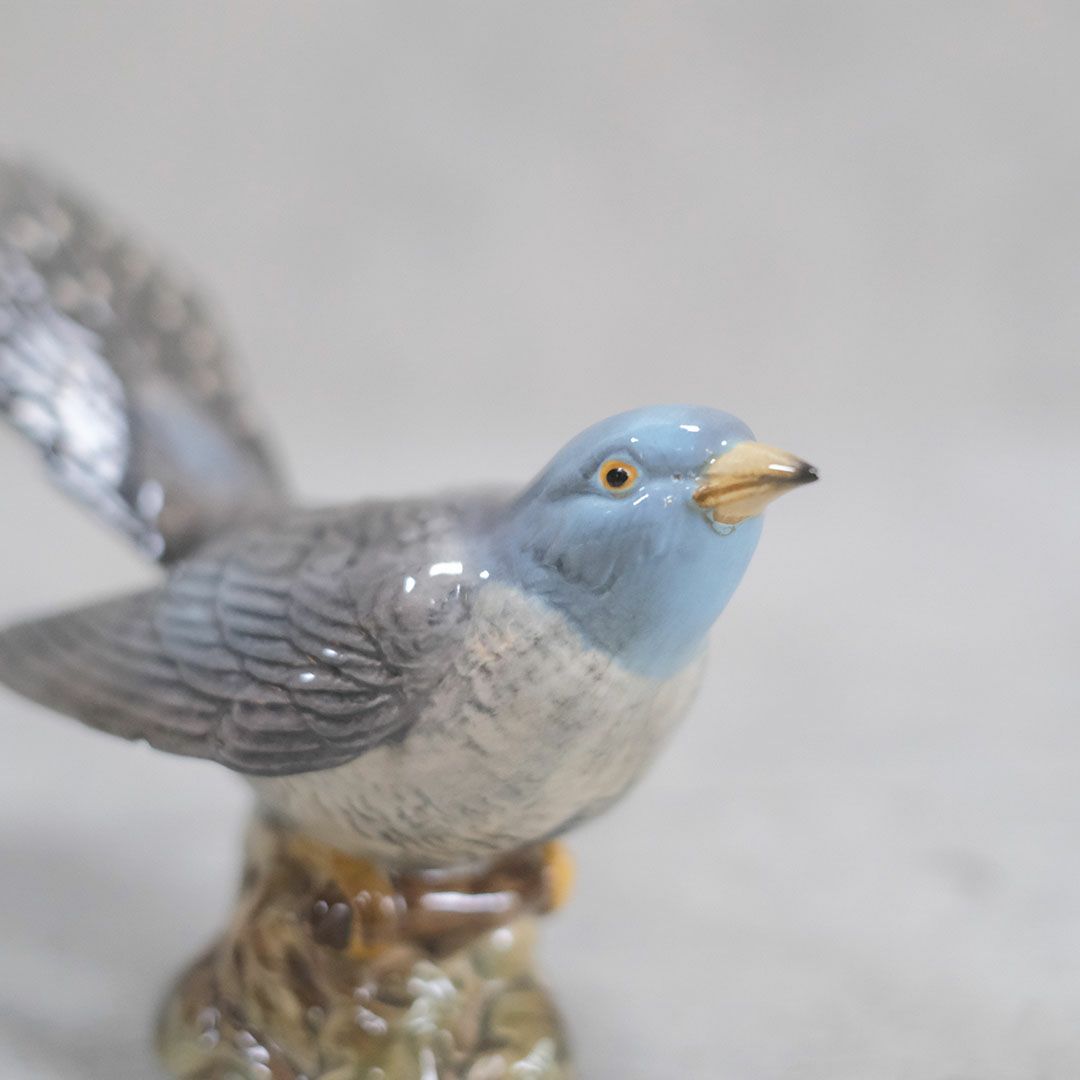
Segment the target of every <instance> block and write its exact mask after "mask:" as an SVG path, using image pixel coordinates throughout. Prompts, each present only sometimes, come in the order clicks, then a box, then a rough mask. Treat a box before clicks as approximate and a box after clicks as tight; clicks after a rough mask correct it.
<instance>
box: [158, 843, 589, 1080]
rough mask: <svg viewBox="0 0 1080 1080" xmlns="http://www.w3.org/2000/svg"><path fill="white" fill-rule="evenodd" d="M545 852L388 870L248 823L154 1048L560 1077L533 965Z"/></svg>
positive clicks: (551, 861)
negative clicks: (207, 930)
mask: <svg viewBox="0 0 1080 1080" xmlns="http://www.w3.org/2000/svg"><path fill="white" fill-rule="evenodd" d="M561 865H562V864H561V862H560V860H559V859H556V858H553V856H552V854H551V853H550V852H545V851H543V850H541V851H537V852H529V853H524V854H523V855H521V856H517V857H515V859H514V860H511V861H508V862H506V863H502V864H500V865H498V866H496V867H492V868H490V869H489V870H487V871H485V872H484V874H482V875H474V876H469V877H463V876H461V875H458V876H455V877H450V876H448V875H436V874H428V875H410V876H409V877H408V878H403V877H400V876H398V877H391V876H389V875H387V874H385V873H383V872H382V871H381V870H379V868H377V867H374V866H372V865H371V864H368V863H364V862H362V861H360V860H356V859H350V858H348V857H347V856H344V855H342V854H341V853H339V852H335V851H333V850H331V849H328V848H325V847H323V846H321V845H317V844H314V843H312V842H311V841H308V840H307V839H305V838H303V837H299V836H298V835H297V834H295V833H292V832H290V831H289V830H286V829H283V828H280V827H277V826H273V825H270V824H267V823H265V822H258V823H256V824H255V825H254V826H253V828H252V830H251V835H250V837H249V842H248V848H247V865H246V868H245V873H244V882H243V886H242V888H241V892H240V896H239V899H238V903H237V908H236V913H235V916H234V919H233V923H232V925H231V927H230V928H229V930H228V931H227V932H226V933H225V935H224V936H223V937H222V938H221V939H220V941H218V942H217V943H216V944H215V945H214V947H213V948H212V949H211V950H210V951H209V952H208V953H207V954H206V955H205V956H203V957H202V958H201V959H200V960H198V961H197V962H196V963H195V964H194V965H193V966H192V967H191V968H190V969H189V970H188V971H187V972H186V973H185V974H184V976H183V977H182V978H181V980H180V981H179V983H178V985H177V986H176V988H175V990H174V991H173V993H172V995H171V997H170V999H169V1001H168V1002H167V1004H166V1006H165V1009H164V1011H163V1014H162V1018H161V1024H160V1029H159V1048H160V1053H161V1056H162V1059H163V1061H164V1062H165V1065H166V1067H167V1068H168V1069H169V1071H170V1072H171V1073H172V1074H173V1076H175V1077H177V1078H182V1080H502V1078H508V1080H509V1078H513V1080H570V1077H571V1076H572V1072H571V1069H570V1065H569V1061H568V1055H567V1046H566V1040H565V1037H564V1034H563V1030H562V1026H561V1024H560V1021H559V1018H558V1015H557V1013H556V1010H555V1008H554V1005H553V1003H552V1001H551V999H550V997H549V996H548V994H547V992H546V991H545V990H544V989H543V987H542V986H541V984H540V983H539V981H538V979H537V976H536V974H535V971H534V962H533V941H534V938H535V926H536V920H535V914H536V913H538V912H541V911H544V910H547V908H549V907H550V906H551V904H552V902H553V900H554V898H555V894H557V893H559V892H561V891H562V888H563V886H562V883H561V882H560V881H559V880H558V878H559V876H560V873H561V871H559V870H558V868H559V866H561Z"/></svg>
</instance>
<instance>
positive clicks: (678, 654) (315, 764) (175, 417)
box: [0, 165, 817, 1075]
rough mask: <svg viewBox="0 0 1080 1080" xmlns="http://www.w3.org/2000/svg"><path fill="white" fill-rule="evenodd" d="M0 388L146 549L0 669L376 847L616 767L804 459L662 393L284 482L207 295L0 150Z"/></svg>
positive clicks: (452, 834)
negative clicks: (506, 471) (427, 455)
mask: <svg viewBox="0 0 1080 1080" xmlns="http://www.w3.org/2000/svg"><path fill="white" fill-rule="evenodd" d="M0 408H2V409H3V410H4V411H5V412H6V413H7V415H8V417H9V419H10V420H11V422H12V423H13V424H14V425H15V426H16V427H17V428H18V429H20V430H21V431H22V432H23V433H25V434H26V435H27V436H28V437H29V438H31V439H32V440H33V441H34V442H35V443H36V444H37V445H39V446H40V447H41V449H42V451H43V453H44V455H45V457H46V460H47V462H48V464H49V466H50V468H51V469H52V471H53V472H54V474H55V475H56V477H57V478H58V479H59V480H60V482H61V483H62V484H64V485H65V486H66V487H67V488H68V490H70V491H72V492H73V493H74V494H75V495H76V496H77V497H79V498H80V499H82V500H83V501H84V502H86V503H89V504H90V505H91V506H92V507H93V508H95V509H96V510H97V511H98V513H99V514H100V515H101V516H103V517H104V518H105V519H106V520H107V521H109V522H110V523H111V524H112V525H114V526H115V527H117V528H120V529H122V530H123V531H124V532H126V533H127V534H128V535H129V536H131V537H132V538H133V539H134V540H135V541H136V542H137V543H138V544H139V545H140V546H141V547H142V548H143V549H144V550H145V551H147V552H149V553H150V554H151V555H152V556H154V557H156V558H158V559H159V560H160V561H161V562H162V563H163V564H164V565H165V567H166V574H165V577H164V579H163V581H162V582H161V584H160V585H158V586H156V587H154V588H152V589H149V590H147V591H143V592H139V593H136V594H134V595H130V596H124V597H120V598H118V599H113V600H109V601H106V602H104V603H98V604H94V605H92V606H90V607H86V608H83V609H81V610H76V611H68V612H64V613H63V614H60V615H55V616H52V617H50V618H45V619H39V620H36V621H31V622H28V623H24V624H21V625H17V626H14V627H11V628H9V629H7V630H5V631H3V632H2V633H0V680H2V681H3V682H4V683H6V684H7V685H8V686H9V687H12V688H13V689H15V690H16V691H18V692H19V693H21V694H23V695H25V696H26V697H28V698H30V699H32V700H34V701H36V702H40V703H41V704H43V705H46V706H48V707H50V708H52V709H55V710H57V711H59V712H62V713H66V714H68V715H70V716H73V717H76V718H78V719H79V720H81V721H83V722H84V723H86V724H89V725H90V726H92V727H94V728H97V729H100V730H102V731H106V732H109V733H111V734H114V735H119V736H122V737H124V738H127V739H141V740H145V741H146V742H147V743H149V744H150V745H151V746H154V747H156V748H158V749H161V750H166V751H170V752H172V753H177V754H185V755H189V756H192V757H199V758H209V759H211V760H213V761H216V762H219V763H221V764H222V765H225V766H227V767H228V768H230V769H232V770H234V771H236V772H238V773H241V774H243V775H244V776H246V777H247V778H248V779H249V780H250V782H251V784H252V786H253V787H254V789H255V792H256V796H257V801H258V804H259V806H260V808H261V810H262V812H263V815H264V816H265V817H266V818H267V819H268V820H273V821H276V822H281V823H285V824H286V825H287V826H288V827H289V828H290V829H295V830H296V831H298V832H299V833H302V834H303V835H305V836H308V837H311V838H314V840H315V841H317V842H321V843H325V844H326V845H329V846H331V847H332V848H333V849H334V850H336V851H340V852H342V853H346V854H347V855H350V856H355V857H361V858H364V859H370V860H372V861H373V862H374V863H376V864H377V865H379V866H381V867H385V868H388V869H389V870H391V871H408V870H431V869H437V868H455V867H462V866H483V865H491V864H492V862H493V861H494V860H497V859H499V858H500V857H502V856H505V855H507V854H508V853H512V852H515V851H518V850H520V849H526V848H529V847H530V846H531V845H537V844H540V843H542V842H545V841H547V840H550V839H551V838H553V837H556V836H559V835H560V834H562V833H564V832H565V831H566V830H568V829H570V828H572V827H573V826H575V825H577V824H579V823H580V822H583V821H585V820H587V819H589V818H591V817H593V816H594V815H596V814H598V813H600V812H601V811H603V810H604V809H605V808H607V807H608V806H610V805H611V804H612V803H613V802H614V801H615V800H617V799H618V798H619V797H620V796H621V795H622V794H623V793H624V792H626V790H627V789H628V788H629V787H630V786H631V785H632V784H633V783H634V782H635V781H636V780H637V779H638V778H639V777H640V776H641V775H642V773H643V771H644V770H645V769H646V768H647V767H648V765H649V764H650V762H651V761H652V760H653V759H654V757H655V756H656V754H657V752H658V751H659V749H660V748H661V746H662V745H663V744H664V742H665V740H666V738H667V736H668V734H669V733H670V732H671V730H672V728H673V727H674V725H675V724H676V723H677V722H678V721H679V720H680V718H681V717H682V716H683V715H684V714H685V712H686V711H687V708H688V706H689V705H690V702H691V700H692V699H693V696H694V693H695V690H696V689H697V686H698V683H699V681H700V678H701V673H702V668H703V663H704V657H705V645H706V638H707V636H708V632H709V629H710V627H711V626H712V625H713V623H714V622H715V620H716V618H717V617H718V616H719V614H720V613H721V611H723V609H724V606H725V605H726V604H727V602H728V600H729V599H730V598H731V595H732V593H733V592H734V591H735V588H736V587H737V585H738V584H739V581H740V579H741V578H742V576H743V573H744V572H745V570H746V567H747V564H748V563H749V561H750V558H751V556H752V554H753V552H754V548H755V546H756V544H757V542H758V537H759V535H760V533H761V524H762V518H761V513H762V511H763V510H764V508H765V507H766V505H767V504H768V503H769V502H771V501H772V500H773V499H775V498H776V497H777V496H779V495H782V494H783V493H785V492H787V491H791V490H793V489H794V488H796V487H798V486H800V485H802V484H805V483H807V482H808V481H812V480H814V479H815V478H816V475H817V474H816V473H815V471H814V469H813V468H812V467H811V466H809V465H807V464H806V463H805V462H803V461H801V460H799V459H798V458H795V457H793V456H792V455H791V454H788V453H786V452H784V451H782V450H777V449H775V448H773V447H770V446H767V445H765V444H763V443H760V442H757V441H755V439H754V436H753V434H752V432H751V431H750V429H749V428H748V427H747V426H746V425H745V424H743V423H742V422H741V421H740V420H738V419H736V418H735V417H733V416H730V415H728V414H727V413H724V412H720V411H718V410H716V409H712V408H705V407H701V406H690V405H666V406H658V407H651V408H643V409H636V410H634V411H631V412H625V413H621V414H620V415H617V416H613V417H611V418H610V419H607V420H604V421H602V422H601V423H598V424H596V425H594V426H593V427H590V428H589V429H588V430H586V431H584V432H582V433H581V434H580V435H578V436H577V437H576V438H574V439H572V440H571V441H570V442H569V443H568V444H567V445H566V446H564V447H563V448H562V449H561V450H560V451H559V452H558V453H557V454H556V455H555V457H554V458H553V459H552V460H551V461H550V463H549V464H548V465H547V466H546V467H545V468H544V469H543V470H542V471H541V472H540V474H539V475H538V476H537V477H536V478H535V479H534V480H532V482H531V483H529V484H528V485H527V486H526V487H525V489H524V490H522V491H513V492H505V493H494V494H482V495H479V494H461V495H457V496H455V495H447V494H444V493H440V494H438V495H435V496H430V497H426V498H406V499H393V500H384V501H365V502H360V503H356V504H353V505H348V506H341V507H334V508H331V509H317V510H311V509H302V508H299V507H297V506H295V505H294V504H293V503H292V502H291V500H290V498H289V496H288V494H287V493H286V492H285V490H284V486H283V484H282V483H281V481H280V479H279V476H278V474H277V472H276V470H275V468H274V466H273V464H272V458H271V456H270V454H269V453H268V452H267V450H266V448H265V445H264V443H263V440H262V439H261V437H260V436H259V435H258V434H257V432H256V430H255V428H254V426H253V425H252V424H251V422H250V421H249V420H248V419H247V417H246V415H245V412H244V409H243V407H242V405H241V403H240V400H239V396H238V394H237V393H236V391H235V389H234V387H233V380H232V378H231V376H230V372H229V363H228V354H227V351H226V349H225V346H224V344H223V340H222V337H221V335H220V334H219V332H218V331H217V329H216V327H215V325H214V322H213V320H212V318H211V316H210V315H209V314H208V313H207V309H206V308H205V306H204V304H203V303H202V302H201V301H200V300H199V299H198V298H197V297H195V296H193V295H192V294H190V293H189V292H188V291H187V290H186V289H185V287H183V286H182V285H180V284H178V283H177V281H176V279H174V278H173V277H171V276H170V275H169V274H168V273H167V272H166V271H164V270H162V269H161V268H160V267H159V266H158V265H157V263H156V262H154V260H152V259H151V258H149V257H148V256H147V255H146V254H145V253H144V252H143V250H142V249H141V248H139V247H138V246H136V245H134V244H132V243H131V242H130V241H129V240H127V239H126V238H125V237H124V236H122V234H120V233H119V232H117V231H116V229H115V228H114V227H113V226H112V225H111V223H109V222H108V221H107V220H106V219H104V218H103V217H101V216H100V215H99V214H98V213H97V212H95V211H93V210H92V209H89V208H88V207H86V206H85V205H84V204H83V203H82V202H81V201H80V200H79V199H78V198H76V197H73V196H71V195H70V194H68V193H67V192H66V191H65V190H63V189H62V188H59V187H58V186H57V185H56V184H55V183H54V182H53V181H52V180H51V179H50V178H49V177H48V176H46V175H44V174H42V173H40V172H38V171H36V170H34V169H30V168H26V167H22V166H15V165H0ZM200 1075H201V1074H200ZM530 1075H531V1074H530Z"/></svg>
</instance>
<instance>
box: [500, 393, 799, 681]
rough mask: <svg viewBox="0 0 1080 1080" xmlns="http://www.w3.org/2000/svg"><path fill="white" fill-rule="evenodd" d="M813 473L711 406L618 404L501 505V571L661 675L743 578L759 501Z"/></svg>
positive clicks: (592, 636)
mask: <svg viewBox="0 0 1080 1080" xmlns="http://www.w3.org/2000/svg"><path fill="white" fill-rule="evenodd" d="M815 476H816V473H814V471H813V469H811V468H810V466H808V465H806V464H805V463H804V462H801V461H799V460H798V459H797V458H794V457H792V456H791V455H789V454H787V453H785V452H783V451H779V450H775V449H774V448H772V447H766V446H763V445H762V444H760V443H757V442H754V436H753V433H752V432H751V431H750V429H749V428H748V427H747V426H746V425H745V424H744V423H743V422H742V421H741V420H738V419H737V418H736V417H734V416H731V415H729V414H728V413H724V412H720V411H718V410H716V409H707V408H702V407H694V406H684V405H678V406H660V407H652V408H645V409H637V410H634V411H632V412H627V413H621V414H619V415H618V416H613V417H611V418H609V419H607V420H604V421H602V422H601V423H599V424H596V425H594V426H593V427H591V428H589V429H587V430H586V431H584V432H582V433H581V434H580V435H578V436H577V437H576V438H575V439H573V440H571V442H569V443H568V444H567V445H566V446H565V447H563V449H562V450H560V451H559V453H558V454H557V455H556V456H555V458H554V459H553V460H552V461H551V462H550V464H549V465H548V466H547V467H546V468H545V469H544V470H543V472H541V474H540V475H539V476H538V477H537V478H536V480H535V481H533V483H532V484H531V485H530V486H529V487H528V488H527V489H526V490H525V491H524V492H523V493H522V494H521V496H520V497H519V498H518V499H517V500H516V501H515V502H514V503H513V505H512V506H511V507H510V510H509V513H508V516H507V518H506V520H505V522H504V525H503V528H502V529H501V530H500V532H501V533H502V537H501V539H502V540H503V543H504V544H505V547H503V554H504V557H507V558H508V561H509V565H508V567H507V569H508V571H509V573H510V575H511V576H512V577H513V578H514V579H516V580H517V582H518V583H519V585H520V586H521V587H522V588H524V589H525V590H526V591H528V592H530V593H532V594H535V595H539V596H540V597H542V598H543V599H544V600H545V601H546V602H547V603H548V604H550V605H552V606H553V607H555V608H557V609H558V610H560V611H561V612H562V613H563V614H564V615H565V616H566V617H567V618H568V619H569V620H570V621H571V622H572V623H573V624H574V625H576V626H577V627H578V629H579V630H580V631H581V632H582V633H583V635H584V636H585V637H586V639H587V640H588V641H589V642H590V643H591V644H592V645H594V646H595V647H597V648H600V649H603V650H605V651H606V652H609V653H611V654H612V655H613V656H615V657H616V658H617V659H618V660H619V662H620V663H622V664H623V665H624V666H626V667H628V668H630V669H631V670H634V671H638V672H640V673H642V674H645V675H649V676H653V677H656V678H664V677H666V676H668V675H671V674H674V673H675V672H676V671H678V670H679V669H680V668H681V667H683V666H684V665H685V664H686V663H687V662H688V661H689V660H691V659H692V658H693V657H694V656H695V655H696V654H697V653H698V651H699V650H700V649H701V647H702V645H703V644H704V641H705V637H706V634H707V632H708V630H709V627H710V626H712V624H713V622H714V621H715V620H716V618H717V616H718V615H719V614H720V612H721V611H722V610H723V609H724V606H725V605H726V604H727V602H728V600H729V599H730V598H731V595H732V593H733V592H734V591H735V588H736V586H737V585H738V584H739V581H740V580H741V579H742V576H743V573H744V572H745V570H746V567H747V564H748V563H749V561H750V557H751V555H753V553H754V548H755V546H756V545H757V541H758V537H759V536H760V534H761V518H760V516H759V515H760V511H761V509H762V508H763V507H764V505H765V503H767V502H768V501H770V500H771V499H772V498H774V497H775V496H776V495H778V494H780V493H781V492H782V491H783V490H786V489H788V488H790V487H791V486H794V484H797V483H800V482H805V481H807V480H812V479H814V478H815Z"/></svg>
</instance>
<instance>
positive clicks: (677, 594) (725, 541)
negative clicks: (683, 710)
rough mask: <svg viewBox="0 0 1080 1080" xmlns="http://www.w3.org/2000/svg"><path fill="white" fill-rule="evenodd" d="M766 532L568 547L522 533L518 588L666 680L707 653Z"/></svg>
mask: <svg viewBox="0 0 1080 1080" xmlns="http://www.w3.org/2000/svg"><path fill="white" fill-rule="evenodd" d="M760 533H761V519H760V518H751V519H749V520H748V521H745V522H743V523H742V524H741V525H739V526H738V527H737V528H735V529H734V530H733V531H732V532H731V533H730V534H729V535H726V536H715V537H714V536H709V537H705V538H704V541H705V542H702V541H703V538H702V537H701V536H700V535H697V534H694V533H693V532H692V531H691V530H687V531H686V533H684V534H680V533H675V534H674V535H665V536H664V537H663V538H662V541H658V540H657V539H656V538H652V540H651V541H650V539H649V538H647V537H643V538H642V539H641V543H639V544H636V545H629V546H626V545H624V546H622V547H618V546H608V547H605V546H604V545H603V544H602V542H600V543H599V545H598V546H599V548H600V553H598V552H596V551H593V550H590V547H589V545H587V544H576V545H575V544H567V545H565V547H562V546H560V543H559V538H558V534H556V535H555V536H554V537H553V538H546V537H544V536H543V535H542V534H537V533H535V532H529V533H528V534H527V535H522V534H521V532H520V530H519V532H518V534H517V535H516V536H514V537H512V538H511V539H512V542H511V543H510V544H509V545H508V546H507V548H506V549H505V550H509V551H510V552H511V553H512V554H511V557H510V560H509V564H508V567H507V570H508V576H509V577H510V578H511V580H512V581H513V583H514V584H515V585H517V586H518V587H519V588H521V589H522V590H523V591H524V592H526V593H527V594H529V595H532V596H535V597H537V598H538V599H540V600H541V601H543V602H544V603H545V604H547V605H548V606H549V607H552V608H554V609H556V610H557V611H558V612H559V613H560V614H562V615H563V616H564V617H565V618H566V619H567V621H568V622H570V623H571V624H572V625H573V626H574V627H575V628H576V629H577V630H578V631H579V632H580V633H581V635H582V637H583V638H584V639H585V640H586V642H587V643H588V644H589V645H590V646H592V647H594V648H596V649H599V650H601V651H603V652H606V653H608V654H610V655H611V656H613V657H614V658H615V659H616V660H617V661H618V662H619V663H620V664H621V665H622V666H623V667H625V668H627V669H628V670H631V671H633V672H635V673H637V674H640V675H644V676H647V677H649V678H655V679H666V678H670V677H671V676H673V675H675V674H677V673H678V672H679V671H680V670H682V669H683V668H684V667H685V666H686V665H687V664H689V663H690V662H691V661H692V660H694V659H695V658H696V657H697V656H698V655H699V654H700V652H701V649H702V648H703V647H704V645H705V641H706V639H707V637H708V633H709V630H710V628H711V627H712V625H713V623H714V622H715V621H716V619H717V617H718V616H719V615H720V613H721V612H722V611H723V609H724V607H725V606H726V605H727V602H728V601H729V600H730V599H731V596H732V594H733V593H734V592H735V589H736V588H737V587H738V584H739V582H740V581H741V580H742V576H743V574H744V572H745V570H746V567H747V565H748V564H749V562H750V558H751V556H752V555H753V553H754V549H755V547H756V546H757V542H758V538H759V536H760Z"/></svg>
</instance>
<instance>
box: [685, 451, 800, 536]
mask: <svg viewBox="0 0 1080 1080" xmlns="http://www.w3.org/2000/svg"><path fill="white" fill-rule="evenodd" d="M817 478H818V474H817V469H815V468H814V466H813V465H807V464H806V462H805V461H803V460H802V459H801V458H797V457H795V455H794V454H789V453H788V452H787V451H786V450H777V448H776V447H775V446H766V445H765V444H764V443H759V442H743V443H739V444H738V445H737V446H733V447H732V448H731V449H730V450H728V451H727V453H724V454H721V455H720V456H719V457H714V458H713V459H712V460H711V461H710V462H709V463H708V465H706V466H705V468H704V469H703V470H702V472H701V484H700V485H699V487H698V489H697V491H695V492H694V502H696V503H697V504H698V506H700V507H701V508H702V509H703V510H710V511H712V517H713V520H714V521H717V522H720V523H722V524H724V525H738V524H739V522H740V521H745V520H746V519H747V518H750V517H755V516H756V515H758V514H760V513H761V511H762V510H764V509H765V507H766V506H768V505H769V503H771V502H772V501H773V499H776V498H779V497H780V496H781V495H783V494H784V492H785V491H791V490H792V489H793V488H797V487H801V486H802V485H803V484H809V483H811V482H812V481H814V480H816V479H817Z"/></svg>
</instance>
